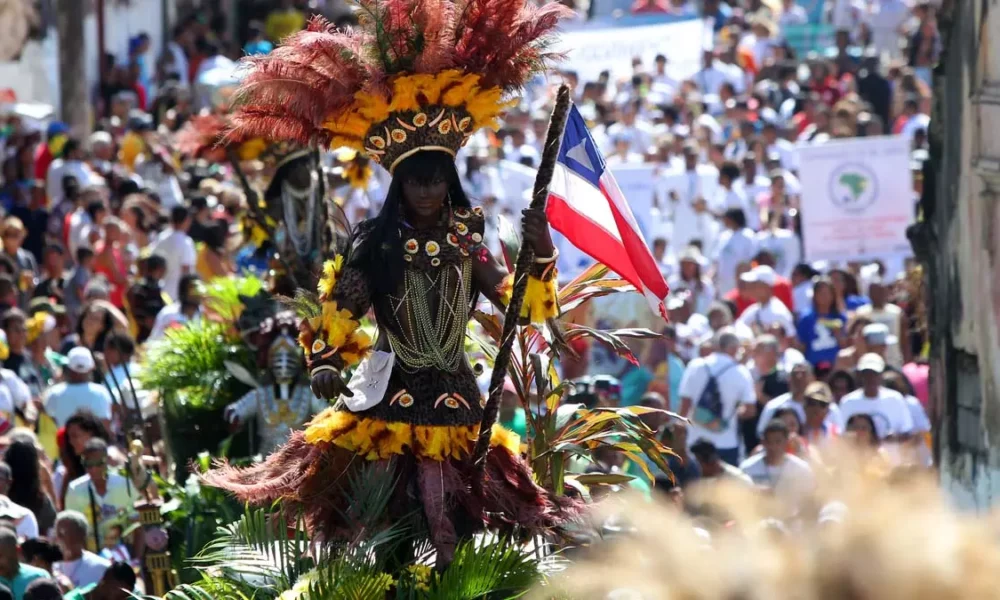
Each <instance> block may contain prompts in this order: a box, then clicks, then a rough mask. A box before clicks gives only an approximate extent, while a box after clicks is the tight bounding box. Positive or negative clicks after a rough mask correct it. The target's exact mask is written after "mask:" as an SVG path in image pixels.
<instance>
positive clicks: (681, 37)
mask: <svg viewBox="0 0 1000 600" xmlns="http://www.w3.org/2000/svg"><path fill="white" fill-rule="evenodd" d="M703 30H704V24H703V23H702V21H701V20H698V19H692V20H688V21H680V22H677V23H665V24H660V25H644V26H639V27H617V28H609V29H597V30H581V31H569V32H566V33H564V34H563V35H562V36H561V38H560V39H559V41H558V42H557V44H556V47H555V48H554V50H555V51H556V52H564V53H565V54H566V60H565V61H563V62H562V63H561V64H560V67H561V68H564V69H567V70H571V71H576V72H577V73H578V74H579V75H580V79H581V80H582V81H593V80H595V79H597V76H598V75H599V74H600V73H601V71H604V70H609V71H611V73H612V74H613V75H614V76H615V77H621V76H625V75H628V74H630V73H632V59H633V58H636V57H638V58H641V59H642V63H643V65H645V66H646V67H647V68H652V66H653V59H654V58H656V55H657V54H663V55H664V56H666V57H667V72H668V73H669V74H670V75H671V76H672V77H674V78H675V79H684V78H687V77H690V76H691V75H692V74H693V73H695V72H697V70H698V68H699V66H700V64H701V52H702V50H701V49H702V33H703Z"/></svg>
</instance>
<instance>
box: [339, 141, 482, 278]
mask: <svg viewBox="0 0 1000 600" xmlns="http://www.w3.org/2000/svg"><path fill="white" fill-rule="evenodd" d="M438 178H443V179H444V180H445V182H447V184H448V198H447V200H446V201H445V207H447V206H448V205H449V204H450V205H451V207H452V208H471V206H472V205H471V203H470V202H469V197H468V196H467V195H466V194H465V191H464V190H463V189H462V183H461V180H460V179H459V177H458V171H457V170H456V169H455V159H454V158H453V157H452V156H451V155H450V154H448V153H447V152H441V151H438V150H428V151H422V152H417V153H416V154H413V155H412V156H409V157H407V158H406V159H404V160H403V161H402V162H401V163H399V164H398V165H396V169H395V170H394V171H393V175H392V183H390V184H389V191H388V192H387V193H386V195H385V203H384V204H382V210H380V211H379V213H378V215H376V216H375V217H374V218H372V219H369V220H367V221H365V222H363V223H362V224H361V225H360V226H359V227H358V230H357V231H356V232H355V234H354V239H353V240H352V241H351V250H350V251H349V252H350V253H349V256H348V259H347V261H348V264H350V265H351V266H354V267H356V268H358V269H360V270H361V272H363V273H365V275H366V276H367V277H366V278H367V280H368V283H369V289H370V290H371V291H372V292H373V294H377V295H379V296H381V295H385V294H395V293H396V289H397V288H396V286H398V285H399V281H400V280H401V279H402V276H403V241H402V239H401V238H400V233H399V229H400V226H401V224H402V222H403V219H404V215H403V210H404V209H403V202H404V200H403V182H404V181H416V182H418V183H429V182H431V181H434V180H435V179H438Z"/></svg>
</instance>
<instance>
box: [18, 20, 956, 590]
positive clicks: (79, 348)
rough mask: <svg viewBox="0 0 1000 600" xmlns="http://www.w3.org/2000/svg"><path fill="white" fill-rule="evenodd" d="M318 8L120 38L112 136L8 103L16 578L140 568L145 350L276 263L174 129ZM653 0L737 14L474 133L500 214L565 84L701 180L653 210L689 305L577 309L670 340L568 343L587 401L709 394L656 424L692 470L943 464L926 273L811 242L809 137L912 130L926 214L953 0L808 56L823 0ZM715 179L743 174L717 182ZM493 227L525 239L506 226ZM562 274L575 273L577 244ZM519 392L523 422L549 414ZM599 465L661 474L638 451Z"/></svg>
mask: <svg viewBox="0 0 1000 600" xmlns="http://www.w3.org/2000/svg"><path fill="white" fill-rule="evenodd" d="M298 4H299V3H297V2H293V1H283V2H280V3H276V5H275V7H274V10H273V11H272V12H271V13H269V15H268V16H267V17H266V19H265V20H263V21H261V22H254V23H251V24H249V26H248V28H247V31H246V34H245V36H244V39H241V40H239V41H236V40H233V39H231V38H230V37H228V35H227V33H226V32H225V28H224V19H220V18H219V17H220V15H217V14H212V13H211V9H210V8H209V9H205V10H203V11H202V12H200V13H198V14H195V15H192V16H190V17H189V18H185V19H183V20H181V21H179V22H178V24H177V25H176V26H175V27H174V28H173V32H172V36H171V39H170V41H169V42H168V43H167V45H166V48H164V49H163V52H162V54H161V53H160V52H159V49H155V48H151V47H150V44H149V38H148V36H142V35H140V36H137V37H136V38H134V39H133V40H132V41H131V42H130V44H129V47H128V48H127V49H120V50H123V51H124V54H125V56H127V59H125V60H121V59H116V58H115V57H112V56H109V57H108V58H107V64H106V68H105V69H103V70H102V76H103V78H102V80H101V82H100V84H99V86H97V88H96V89H95V90H94V100H95V107H96V113H97V114H96V119H95V125H96V126H95V128H94V130H95V132H94V133H92V134H90V135H88V136H85V137H81V136H79V135H78V134H77V132H75V131H72V130H71V129H70V128H69V127H67V126H66V125H65V124H62V123H59V122H52V123H39V122H36V121H34V120H32V119H30V118H26V117H21V116H19V115H18V114H14V113H3V116H0V125H2V126H3V127H2V128H0V152H2V173H0V207H2V210H3V214H4V217H3V219H2V223H0V238H2V252H0V313H2V314H0V330H2V332H3V339H4V344H3V347H2V353H3V357H2V358H3V370H2V372H0V373H2V385H0V434H2V436H3V437H2V438H0V445H2V447H3V462H2V463H0V493H2V494H3V495H2V496H0V584H2V585H4V586H6V587H7V588H9V590H10V592H11V593H12V594H13V597H14V598H17V599H19V600H20V599H21V598H25V599H29V600H30V599H40V598H59V597H65V598H87V599H90V600H107V599H116V598H124V597H125V596H122V595H120V590H122V589H133V587H134V586H135V575H134V568H135V567H136V564H135V559H134V556H133V555H132V554H130V546H129V544H126V543H125V540H123V539H122V533H123V531H124V529H125V527H126V526H127V523H128V521H129V518H130V516H131V515H132V513H133V504H134V501H135V499H136V498H137V495H136V491H135V488H136V486H135V485H134V483H133V482H132V480H131V479H130V478H129V477H127V476H122V475H119V474H118V473H117V469H118V468H119V467H122V466H123V465H124V464H125V462H126V455H127V451H126V448H127V445H126V443H125V440H126V434H127V433H128V432H127V431H126V429H127V424H126V421H127V420H128V415H127V414H126V413H127V410H126V407H127V406H129V405H131V404H134V403H136V402H138V403H139V404H140V405H142V406H141V410H142V412H143V413H144V414H147V415H148V414H150V413H152V412H155V410H156V409H155V405H147V403H150V395H147V394H145V393H143V392H142V391H141V390H136V388H135V386H134V384H133V383H132V381H131V379H132V377H133V375H134V371H132V370H131V369H132V368H133V366H134V362H135V361H137V360H138V358H137V357H141V355H142V350H143V348H144V346H145V345H148V344H150V343H155V341H156V340H158V339H161V338H162V337H164V336H165V335H166V333H167V332H168V331H169V330H170V329H171V328H175V327H179V326H182V325H183V324H185V323H188V322H193V321H198V320H200V319H202V318H203V316H204V314H205V308H204V307H203V302H202V300H203V287H202V283H203V282H207V281H210V280H212V279H215V278H220V277H230V276H234V275H237V274H241V273H244V272H247V271H255V272H257V273H261V272H264V273H266V270H267V268H268V265H267V263H266V261H264V262H263V263H261V261H260V257H259V254H258V253H257V250H258V249H259V248H258V246H257V244H258V243H259V240H256V239H255V238H254V236H253V235H251V233H252V232H250V231H248V230H247V228H246V227H244V224H245V220H244V219H243V216H244V213H245V212H246V211H247V199H246V194H245V191H244V187H243V185H242V184H241V182H240V181H239V180H238V177H237V176H236V174H235V173H234V172H233V170H232V169H231V168H229V166H228V165H227V164H225V163H224V162H213V161H210V160H205V159H201V160H193V159H191V157H185V156H180V155H179V153H178V152H177V149H176V137H177V134H178V132H179V131H180V130H181V128H182V127H183V126H184V125H185V124H186V123H188V122H189V121H190V120H191V119H192V118H193V117H194V116H196V115H197V114H198V113H199V112H204V111H213V110H218V106H219V105H220V103H222V102H224V101H225V99H226V88H225V86H219V85H218V84H217V82H216V83H212V78H211V74H212V73H213V72H217V71H218V70H220V69H222V70H225V69H227V68H230V69H231V68H232V67H234V66H235V62H234V61H235V60H238V59H239V57H240V56H242V55H245V54H250V55H255V54H266V53H267V52H270V51H271V50H272V49H273V47H274V46H275V45H276V44H278V43H279V42H280V40H281V39H282V38H283V37H284V36H286V35H288V34H289V33H292V32H294V31H297V30H299V29H301V28H302V27H303V26H304V25H305V23H306V21H307V11H306V10H305V9H304V7H299V6H297V5H298ZM639 4H642V6H641V7H640V6H638V4H637V8H636V9H635V11H636V12H645V13H655V12H663V13H671V14H677V15H681V16H686V15H691V16H694V17H698V16H702V17H713V18H714V19H715V20H714V28H715V36H714V40H715V44H714V46H713V47H711V48H710V49H706V50H705V52H704V54H703V62H702V65H701V67H700V68H699V69H698V70H697V72H694V73H689V74H685V75H683V76H678V75H676V74H675V73H674V72H672V71H671V69H670V67H671V65H670V64H669V62H668V59H667V53H666V52H665V53H664V54H663V55H661V56H658V57H657V58H656V60H655V61H654V62H653V63H652V64H644V63H643V62H642V61H641V60H636V61H635V62H634V64H633V71H632V72H630V73H617V72H611V73H608V72H605V73H603V74H602V75H601V76H600V77H599V78H598V79H596V80H584V79H581V77H580V76H579V74H577V73H575V72H571V71H561V72H553V73H552V74H551V76H550V77H549V78H547V79H546V80H545V81H539V82H537V84H536V85H534V86H533V87H532V88H531V89H529V90H528V93H527V94H526V96H525V100H524V101H523V102H522V103H521V105H519V106H518V107H515V108H513V109H512V110H511V111H510V112H509V113H508V114H507V116H506V118H505V120H504V123H503V127H502V128H501V129H500V130H499V131H498V132H497V133H496V134H489V135H486V134H481V135H477V136H475V137H473V138H472V139H471V140H470V141H469V143H468V144H467V145H466V147H465V148H463V150H462V153H461V155H460V156H459V161H458V164H459V167H460V174H461V178H462V183H463V187H464V188H465V189H466V190H467V192H468V193H469V194H470V196H471V197H473V198H474V199H475V201H476V202H477V203H479V204H480V205H482V206H483V208H484V210H485V211H486V213H487V215H488V216H489V217H491V219H490V221H491V222H492V221H493V219H492V217H495V216H497V215H505V216H507V217H508V218H509V219H510V220H512V221H515V222H516V221H517V217H518V215H519V214H520V209H521V208H523V205H524V198H525V192H526V188H525V186H524V184H523V183H522V182H521V180H520V179H516V181H517V183H515V178H511V177H508V172H509V170H510V169H511V168H513V167H514V166H515V165H516V166H517V167H518V168H522V167H528V168H530V167H537V166H538V163H539V160H540V156H541V150H542V148H541V146H542V142H543V139H544V132H545V128H546V125H547V122H548V112H547V110H548V109H549V108H550V106H551V101H552V98H553V96H554V94H553V92H554V90H555V89H556V87H557V85H558V84H560V83H563V82H565V83H567V84H569V85H570V86H571V87H572V90H573V93H574V100H575V102H576V104H577V106H578V107H579V109H580V111H581V113H582V114H583V115H584V116H585V118H586V119H587V120H588V121H589V124H590V127H591V131H592V134H593V136H594V139H595V140H596V141H597V142H598V143H599V144H600V145H601V146H602V148H601V149H602V151H603V153H604V155H605V157H607V160H608V163H609V165H611V166H612V167H613V166H614V165H628V164H642V163H647V164H655V165H657V166H658V167H659V168H660V171H659V173H660V174H661V175H662V176H664V177H667V176H669V177H670V178H671V181H684V182H689V183H690V185H679V186H675V188H673V189H669V190H668V191H667V194H666V195H665V196H664V197H661V198H657V199H656V200H655V202H654V210H653V211H652V213H651V214H649V215H648V216H647V215H641V218H642V219H643V220H644V221H645V222H644V223H643V229H644V231H646V232H647V236H646V237H647V241H648V242H649V243H650V246H651V249H652V251H653V253H654V256H655V257H656V258H657V260H658V261H659V262H660V266H661V269H662V272H663V273H664V276H665V277H666V278H667V280H668V282H669V284H670V288H671V296H670V298H669V299H668V302H667V309H668V311H669V316H670V321H671V322H670V324H669V325H666V326H664V325H663V323H662V321H659V322H657V320H656V319H657V317H655V316H653V315H651V314H649V315H647V314H645V313H643V312H642V311H645V310H646V309H645V307H644V301H643V300H642V298H641V297H633V298H630V297H626V296H623V295H614V296H610V297H608V298H606V299H602V301H596V302H594V303H592V304H591V305H588V306H586V307H585V308H584V309H581V310H578V311H574V312H573V313H571V314H569V315H567V318H569V319H573V320H576V321H579V322H588V323H590V324H596V325H598V326H621V327H625V326H641V327H651V328H653V329H654V330H656V331H657V332H659V333H662V337H660V338H658V339H654V340H638V341H636V342H635V344H634V346H633V350H634V352H635V355H636V357H637V362H638V364H633V363H632V362H630V361H628V360H626V359H624V358H622V357H620V356H618V355H616V354H615V353H613V352H611V351H609V350H608V349H607V348H605V347H602V346H601V345H600V344H599V343H595V344H593V345H589V346H587V345H579V347H577V350H578V354H579V358H577V359H570V358H568V357H567V358H566V359H565V360H564V361H563V362H562V364H560V365H559V368H560V370H561V375H562V377H563V378H565V379H575V380H577V381H578V385H577V386H576V387H575V389H577V390H578V392H577V393H578V394H581V396H580V397H579V398H577V399H579V400H582V401H584V402H586V403H589V404H591V405H625V406H627V405H635V404H642V405H644V406H651V407H656V408H663V409H670V410H673V411H675V412H677V413H679V414H681V415H683V416H684V417H686V418H687V419H688V421H689V422H688V423H686V424H685V423H683V422H681V421H677V420H667V419H662V420H656V419H651V425H652V426H654V427H655V428H657V429H658V430H659V431H660V435H661V436H662V438H663V440H664V441H665V442H666V443H667V444H668V445H669V446H670V447H672V448H673V449H674V450H675V452H677V455H678V456H677V458H676V459H673V460H672V461H671V466H672V468H673V469H674V472H675V475H677V476H678V478H677V481H678V482H679V483H680V484H681V485H685V484H686V483H687V482H690V481H695V480H697V479H701V478H714V477H726V478H733V479H735V480H740V481H744V482H746V483H748V484H751V485H755V486H758V487H760V488H767V489H772V490H779V491H780V492H781V493H788V494H798V493H801V489H802V486H807V485H808V481H809V480H810V478H811V477H812V472H813V471H814V470H815V469H818V468H822V465H823V460H824V456H823V455H824V447H825V445H826V444H827V443H828V442H830V441H832V440H834V439H836V438H841V437H843V438H848V439H851V440H853V441H854V442H855V443H856V444H857V445H858V446H859V447H863V448H865V450H866V452H868V454H869V455H870V457H871V463H872V464H873V465H875V464H877V465H881V466H883V467H885V468H891V467H892V466H896V465H919V466H921V467H929V466H931V461H930V450H929V445H928V440H929V432H930V431H931V419H929V418H928V413H927V401H928V390H927V366H926V363H925V362H923V361H922V360H921V357H922V355H923V354H924V352H925V345H926V343H927V337H926V331H925V329H924V327H923V325H922V316H923V315H922V310H921V294H922V293H923V292H922V290H921V288H920V287H919V273H917V272H916V271H915V267H914V265H913V264H912V262H911V261H910V260H908V259H906V257H887V259H886V260H884V261H878V262H868V261H860V262H858V261H854V260H852V259H851V258H850V257H845V260H843V261H842V262H841V263H840V264H832V263H812V264H810V263H808V262H806V261H805V260H804V258H803V253H802V237H803V235H808V232H803V231H802V230H801V227H800V222H801V219H800V213H801V211H808V210H809V207H808V206H807V205H804V204H803V202H802V197H803V196H802V192H803V188H804V187H805V186H808V185H809V182H805V181H801V180H800V179H799V178H798V177H797V170H798V163H797V154H796V153H797V150H796V149H797V147H799V145H801V144H822V143H825V142H827V141H829V140H833V139H838V138H853V137H864V136H876V135H890V134H892V135H903V136H906V137H907V138H908V139H909V140H910V142H911V147H912V158H913V194H912V195H910V196H907V197H901V198H898V201H899V202H903V203H910V204H912V205H913V206H914V214H915V218H916V199H917V197H918V196H919V194H920V189H921V175H920V172H921V168H922V162H923V161H924V160H926V156H927V127H928V123H929V117H928V113H929V106H930V88H929V85H928V84H929V67H930V66H931V65H933V63H934V61H935V60H936V53H937V52H938V51H939V46H940V42H939V38H938V35H937V31H936V25H935V14H934V3H931V2H922V1H921V2H911V1H910V0H850V1H847V0H831V1H829V2H826V5H827V8H828V10H827V11H826V12H825V13H824V14H822V15H821V16H820V19H822V21H821V22H822V23H826V24H830V25H832V26H833V27H834V28H835V30H836V39H835V46H834V47H831V48H824V49H822V50H823V52H820V53H809V54H805V55H798V54H796V49H795V48H794V47H793V45H792V44H791V43H789V40H787V39H786V38H785V37H783V29H784V28H786V27H793V26H796V25H802V24H806V23H808V22H809V19H810V18H812V17H811V15H807V14H806V13H805V11H804V10H803V9H802V7H801V6H799V3H797V2H795V1H794V0H783V1H781V2H776V1H770V2H769V1H761V0H756V1H755V0H728V1H720V0H703V1H701V2H691V1H688V0H670V1H668V2H667V1H665V2H640V3H639ZM581 10H584V9H583V8H581ZM346 22H347V21H344V22H343V23H341V24H344V23H346ZM706 178H707V179H710V180H715V181H717V184H718V185H717V186H713V188H712V189H713V191H712V193H711V195H708V196H707V197H706V194H705V192H703V188H704V186H703V182H704V181H705V180H706ZM386 182H387V178H386V177H385V175H384V173H383V172H381V170H380V169H374V170H373V172H372V174H371V175H370V178H369V181H368V183H367V184H366V185H365V186H362V187H363V190H362V191H360V192H356V193H352V194H347V195H346V196H344V197H343V198H338V201H339V202H340V203H341V204H343V208H344V212H345V214H346V215H349V216H350V218H351V219H352V220H353V221H355V222H356V221H357V220H359V219H361V218H365V217H369V216H373V215H374V214H375V213H377V211H378V210H379V206H380V195H382V194H384V191H385V186H386ZM487 239H488V240H489V241H490V243H491V245H494V246H495V245H497V244H499V241H498V238H497V236H496V233H495V232H492V233H491V232H488V233H487ZM559 269H560V273H561V278H564V277H566V278H568V277H571V276H572V275H574V274H575V273H576V272H577V271H579V265H574V264H563V263H562V262H560V264H559ZM604 300H607V301H604ZM636 306H641V308H635V307H636ZM509 391H510V392H512V390H509ZM512 397H513V394H512V393H508V394H507V396H506V398H507V400H508V402H506V403H505V406H504V409H503V412H502V415H501V417H502V420H503V422H504V423H505V424H506V425H508V426H509V427H511V428H512V429H514V430H515V431H517V432H519V433H522V434H526V433H528V432H526V431H524V429H525V427H526V426H525V422H526V420H525V418H524V413H523V409H522V408H521V407H519V406H516V405H515V404H514V403H512V402H510V401H509V400H510V399H511V398H512ZM931 416H932V417H933V416H934V415H933V414H931ZM147 451H149V449H147ZM589 468H590V469H595V470H603V471H608V470H611V471H617V470H627V471H629V472H633V473H636V474H638V473H639V471H638V469H634V468H631V467H630V466H629V465H627V464H625V461H624V460H623V457H621V456H609V457H607V460H606V461H602V462H600V463H598V464H595V465H592V466H591V467H589ZM635 482H636V483H635V486H637V487H642V486H646V488H647V489H648V488H649V487H650V485H651V484H653V483H654V482H652V481H644V480H643V478H642V477H641V476H640V477H638V478H637V479H636V480H635ZM655 483H657V484H661V483H662V484H663V486H662V487H664V488H665V489H668V490H674V489H679V488H677V487H676V486H674V485H668V484H667V483H665V481H660V480H657V481H656V482H655ZM131 549H132V550H134V547H133V548H131ZM35 579H38V580H40V581H41V582H39V583H32V581H33V580H35ZM4 593H5V592H4V590H3V588H0V598H3V597H5V596H4ZM61 594H65V596H62V595H61Z"/></svg>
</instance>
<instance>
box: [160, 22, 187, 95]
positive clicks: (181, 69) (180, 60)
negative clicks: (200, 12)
mask: <svg viewBox="0 0 1000 600" xmlns="http://www.w3.org/2000/svg"><path fill="white" fill-rule="evenodd" d="M190 31H191V30H190V27H189V26H188V24H187V23H178V24H177V25H175V26H174V31H173V38H172V39H171V40H170V41H169V42H168V43H167V50H166V51H167V53H169V54H170V63H169V64H168V65H167V67H166V72H167V75H172V76H174V77H176V78H177V83H178V84H179V85H180V86H181V87H182V88H185V89H186V88H187V87H188V86H189V85H190V83H191V76H190V73H189V71H190V67H189V63H188V58H187V53H186V52H185V51H184V46H185V45H186V44H188V43H190V37H191V33H190Z"/></svg>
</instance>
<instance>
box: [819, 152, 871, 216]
mask: <svg viewBox="0 0 1000 600" xmlns="http://www.w3.org/2000/svg"><path fill="white" fill-rule="evenodd" d="M830 198H831V199H832V200H833V203H834V205H836V206H837V207H839V208H841V209H843V210H845V211H847V212H849V213H860V212H864V210H865V209H866V208H868V207H869V206H871V205H872V204H874V203H875V199H876V198H878V177H877V176H876V175H875V172H874V171H873V170H872V169H871V168H869V167H868V166H867V165H863V164H860V163H849V164H846V165H840V166H839V167H837V168H836V169H834V170H833V173H832V174H831V175H830Z"/></svg>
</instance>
